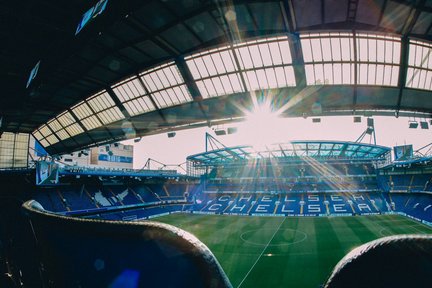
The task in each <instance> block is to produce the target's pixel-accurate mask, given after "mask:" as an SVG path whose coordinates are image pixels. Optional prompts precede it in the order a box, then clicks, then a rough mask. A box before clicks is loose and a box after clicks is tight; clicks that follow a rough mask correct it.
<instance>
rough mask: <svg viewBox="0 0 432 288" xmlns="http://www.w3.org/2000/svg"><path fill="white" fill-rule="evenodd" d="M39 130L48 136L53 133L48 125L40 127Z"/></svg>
mask: <svg viewBox="0 0 432 288" xmlns="http://www.w3.org/2000/svg"><path fill="white" fill-rule="evenodd" d="M39 132H40V133H41V134H42V135H43V136H44V137H46V136H48V135H50V134H52V132H51V130H49V128H48V127H47V126H46V125H43V126H42V127H41V128H39Z"/></svg>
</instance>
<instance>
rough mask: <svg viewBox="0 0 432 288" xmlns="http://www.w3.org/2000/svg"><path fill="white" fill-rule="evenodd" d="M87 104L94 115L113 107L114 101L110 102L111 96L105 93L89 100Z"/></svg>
mask: <svg viewBox="0 0 432 288" xmlns="http://www.w3.org/2000/svg"><path fill="white" fill-rule="evenodd" d="M87 103H88V104H89V105H90V107H91V108H92V110H93V111H94V112H96V113H97V112H100V111H103V110H105V109H107V108H110V107H113V106H115V103H114V100H112V98H111V96H110V95H109V94H108V93H107V92H103V93H101V94H98V95H96V96H94V97H91V98H89V99H88V100H87Z"/></svg>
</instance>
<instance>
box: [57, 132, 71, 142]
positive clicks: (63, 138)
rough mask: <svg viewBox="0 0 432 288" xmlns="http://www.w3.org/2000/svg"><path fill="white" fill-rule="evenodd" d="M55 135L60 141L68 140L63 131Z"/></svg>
mask: <svg viewBox="0 0 432 288" xmlns="http://www.w3.org/2000/svg"><path fill="white" fill-rule="evenodd" d="M56 135H57V137H58V138H59V139H60V140H65V139H68V138H70V136H69V135H68V134H67V133H66V131H65V130H60V131H58V132H57V133H56Z"/></svg>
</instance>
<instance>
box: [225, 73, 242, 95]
mask: <svg viewBox="0 0 432 288" xmlns="http://www.w3.org/2000/svg"><path fill="white" fill-rule="evenodd" d="M229 78H230V80H231V84H232V85H233V90H234V92H243V91H244V89H243V85H242V83H241V81H240V75H239V74H230V75H229Z"/></svg>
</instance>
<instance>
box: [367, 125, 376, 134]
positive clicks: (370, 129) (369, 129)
mask: <svg viewBox="0 0 432 288" xmlns="http://www.w3.org/2000/svg"><path fill="white" fill-rule="evenodd" d="M373 132H374V129H373V128H372V127H368V128H367V129H366V134H368V135H372V133H373Z"/></svg>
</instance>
